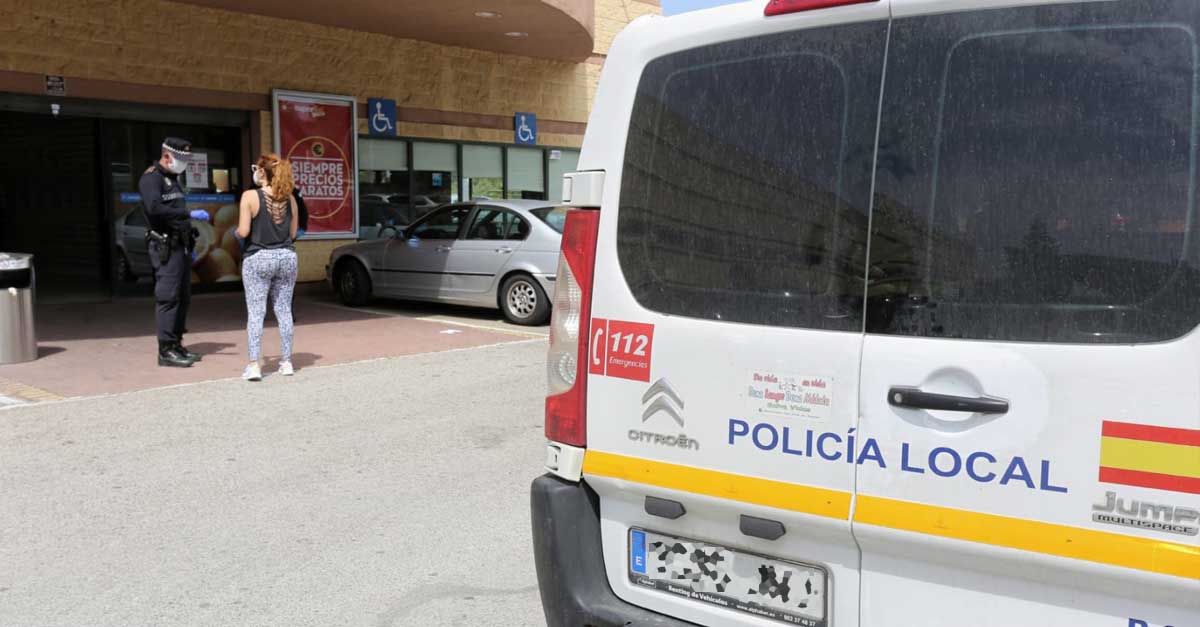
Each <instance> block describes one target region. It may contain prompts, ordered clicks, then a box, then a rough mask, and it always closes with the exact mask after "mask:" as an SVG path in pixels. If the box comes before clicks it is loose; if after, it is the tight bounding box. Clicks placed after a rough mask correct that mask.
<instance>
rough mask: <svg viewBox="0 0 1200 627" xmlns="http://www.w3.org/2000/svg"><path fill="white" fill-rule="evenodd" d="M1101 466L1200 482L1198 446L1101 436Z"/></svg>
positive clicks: (1199, 451) (1199, 453)
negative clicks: (1199, 480) (1192, 479)
mask: <svg viewBox="0 0 1200 627" xmlns="http://www.w3.org/2000/svg"><path fill="white" fill-rule="evenodd" d="M1100 465H1101V466H1106V467H1108V468H1120V469H1122V470H1137V471H1140V472H1153V473H1158V474H1160V475H1175V476H1176V477H1192V478H1194V479H1200V446H1188V445H1185V444H1168V443H1165V442H1148V441H1145V440H1126V439H1124V438H1112V437H1104V438H1100Z"/></svg>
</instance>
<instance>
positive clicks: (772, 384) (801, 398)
mask: <svg viewBox="0 0 1200 627" xmlns="http://www.w3.org/2000/svg"><path fill="white" fill-rule="evenodd" d="M747 378H748V379H749V382H748V383H747V386H746V408H747V409H748V410H749V412H750V415H751V416H755V417H768V416H774V417H785V418H807V419H810V420H827V419H828V418H829V417H830V416H832V415H833V379H831V378H829V377H817V376H802V375H792V374H779V373H776V372H768V371H765V370H751V371H750V372H749V375H748V377H747Z"/></svg>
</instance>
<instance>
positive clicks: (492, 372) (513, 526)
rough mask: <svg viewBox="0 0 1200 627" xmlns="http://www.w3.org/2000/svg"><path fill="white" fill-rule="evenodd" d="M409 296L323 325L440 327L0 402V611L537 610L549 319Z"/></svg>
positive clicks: (121, 617)
mask: <svg viewBox="0 0 1200 627" xmlns="http://www.w3.org/2000/svg"><path fill="white" fill-rule="evenodd" d="M322 306H323V305H313V307H314V308H309V309H308V311H310V312H311V313H308V314H305V313H304V310H302V311H301V323H302V324H303V323H304V318H305V317H307V318H308V320H309V323H311V324H317V323H316V322H315V320H316V318H315V316H317V313H315V312H317V311H318V309H317V308H315V307H322ZM329 307H330V308H332V307H336V306H335V305H329ZM407 307H410V306H406V305H401V304H388V303H383V304H379V305H376V307H374V308H372V309H377V310H378V312H377V313H371V312H357V313H356V315H360V314H361V315H364V316H366V318H364V320H365V322H363V321H358V322H355V321H351V322H346V321H341V322H337V323H333V322H329V323H328V324H336V325H337V326H339V327H346V326H348V325H349V326H351V327H352V325H353V324H388V321H391V324H393V325H398V326H397V328H403V329H417V330H418V331H420V332H421V333H425V332H426V331H421V329H423V328H424V327H430V328H431V329H433V330H434V331H436V333H433V332H430V334H431V336H434V337H437V338H446V339H447V342H446V343H444V344H443V345H440V346H435V347H433V350H426V351H421V352H414V353H411V354H406V355H398V356H381V357H374V358H364V359H359V360H353V361H350V362H347V363H320V362H315V363H312V364H310V365H308V366H307V367H304V368H302V369H301V370H300V371H299V372H298V373H297V375H296V376H295V377H293V378H283V377H279V376H268V377H267V378H266V380H265V381H263V382H262V383H260V384H249V383H245V382H243V381H240V380H236V379H229V378H227V377H229V376H233V375H234V374H236V373H219V374H222V376H221V377H220V378H214V379H213V380H202V381H195V382H191V383H186V384H180V385H174V386H170V387H154V388H151V389H133V390H126V391H119V390H118V391H111V392H108V393H105V394H103V395H100V396H79V397H77V398H70V399H66V400H61V401H51V402H40V403H26V404H14V405H10V406H7V407H5V408H3V409H0V448H2V450H3V451H4V455H3V456H0V486H3V488H4V491H5V493H6V497H5V501H6V503H5V507H4V508H0V529H4V530H5V532H4V541H3V542H0V564H4V568H2V569H0V625H39V626H55V625H62V626H68V625H70V626H78V625H97V626H99V625H114V626H115V625H121V626H125V625H158V626H170V625H371V626H381V627H382V626H399V625H413V626H415V625H499V624H502V625H514V626H521V625H542V624H544V620H543V618H542V615H541V607H540V604H539V602H538V594H537V589H536V578H535V573H534V566H533V560H532V556H531V549H530V540H529V538H530V527H529V509H528V485H529V482H530V481H531V480H532V478H533V477H534V476H536V475H537V474H538V473H539V471H540V468H541V462H542V454H543V451H542V441H543V439H542V402H543V398H544V386H545V382H544V381H545V375H544V358H545V340H544V339H542V338H541V337H540V333H541V332H544V329H542V330H540V331H539V330H536V329H535V330H532V331H530V330H525V329H505V328H503V327H502V325H501V327H499V328H492V329H489V328H487V327H495V324H498V323H494V321H491V320H489V319H488V318H487V316H486V315H482V317H478V314H475V315H476V316H477V317H474V318H472V317H471V316H472V315H473V314H472V313H471V312H465V313H466V314H467V318H466V319H465V320H446V319H438V318H444V317H445V316H450V317H451V318H453V317H455V316H458V317H459V318H462V317H463V314H464V312H460V311H450V312H447V311H444V310H438V309H436V308H432V309H426V308H422V307H417V308H416V311H415V312H414V311H413V310H412V309H411V308H409V309H406V308H407ZM423 309H424V311H422V310H423ZM331 310H333V309H331ZM372 316H377V317H378V318H380V319H382V320H384V322H379V320H376V319H375V317H372ZM423 318H432V319H423ZM452 322H457V323H459V324H457V325H456V324H451V323H452ZM414 325H415V326H414ZM473 327H485V328H482V329H476V328H473ZM445 330H459V331H461V333H453V334H447V335H443V334H442V331H445ZM213 332H216V331H213ZM347 332H353V331H352V329H351V330H350V331H346V330H343V331H342V333H347ZM470 333H478V334H480V335H478V336H476V337H475V338H474V339H473V340H472V341H470V342H464V345H461V346H454V345H452V342H456V341H461V340H462V339H463V336H466V335H468V334H470ZM268 337H270V336H269V335H268ZM299 337H302V335H301V334H300V333H298V338H299ZM299 342H300V340H298V349H297V350H301V349H300V346H302V344H300V343H299ZM70 350H83V347H75V348H72V349H70ZM66 352H69V351H64V354H65V353H66ZM230 359H231V360H233V359H234V358H233V357H231V358H230ZM238 359H240V357H238ZM218 361H219V360H212V361H211V362H210V361H208V360H206V362H204V363H217V362H218ZM331 361H332V360H331ZM231 363H232V362H231Z"/></svg>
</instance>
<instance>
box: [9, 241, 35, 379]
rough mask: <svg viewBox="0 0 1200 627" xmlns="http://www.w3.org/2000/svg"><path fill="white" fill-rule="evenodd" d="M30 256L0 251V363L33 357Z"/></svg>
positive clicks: (33, 331) (33, 338)
mask: <svg viewBox="0 0 1200 627" xmlns="http://www.w3.org/2000/svg"><path fill="white" fill-rule="evenodd" d="M34 282H35V277H34V272H33V255H26V254H23V253H0V364H16V363H20V362H23V361H33V360H35V359H37V356H38V348H37V332H36V331H35V330H34V327H33V290H34Z"/></svg>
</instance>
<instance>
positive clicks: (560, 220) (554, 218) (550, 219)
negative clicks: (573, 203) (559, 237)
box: [530, 207, 567, 233]
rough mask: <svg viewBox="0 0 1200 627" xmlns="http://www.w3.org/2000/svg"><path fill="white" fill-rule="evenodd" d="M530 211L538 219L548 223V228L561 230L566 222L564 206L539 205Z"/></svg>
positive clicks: (560, 231)
mask: <svg viewBox="0 0 1200 627" xmlns="http://www.w3.org/2000/svg"><path fill="white" fill-rule="evenodd" d="M530 213H532V214H533V215H535V216H537V217H538V219H539V220H541V221H542V222H545V223H546V224H548V225H550V228H552V229H554V230H555V231H558V232H559V233H562V232H563V226H564V225H565V224H566V222H567V208H566V207H540V208H538V209H534V210H532V211H531V212H530Z"/></svg>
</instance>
